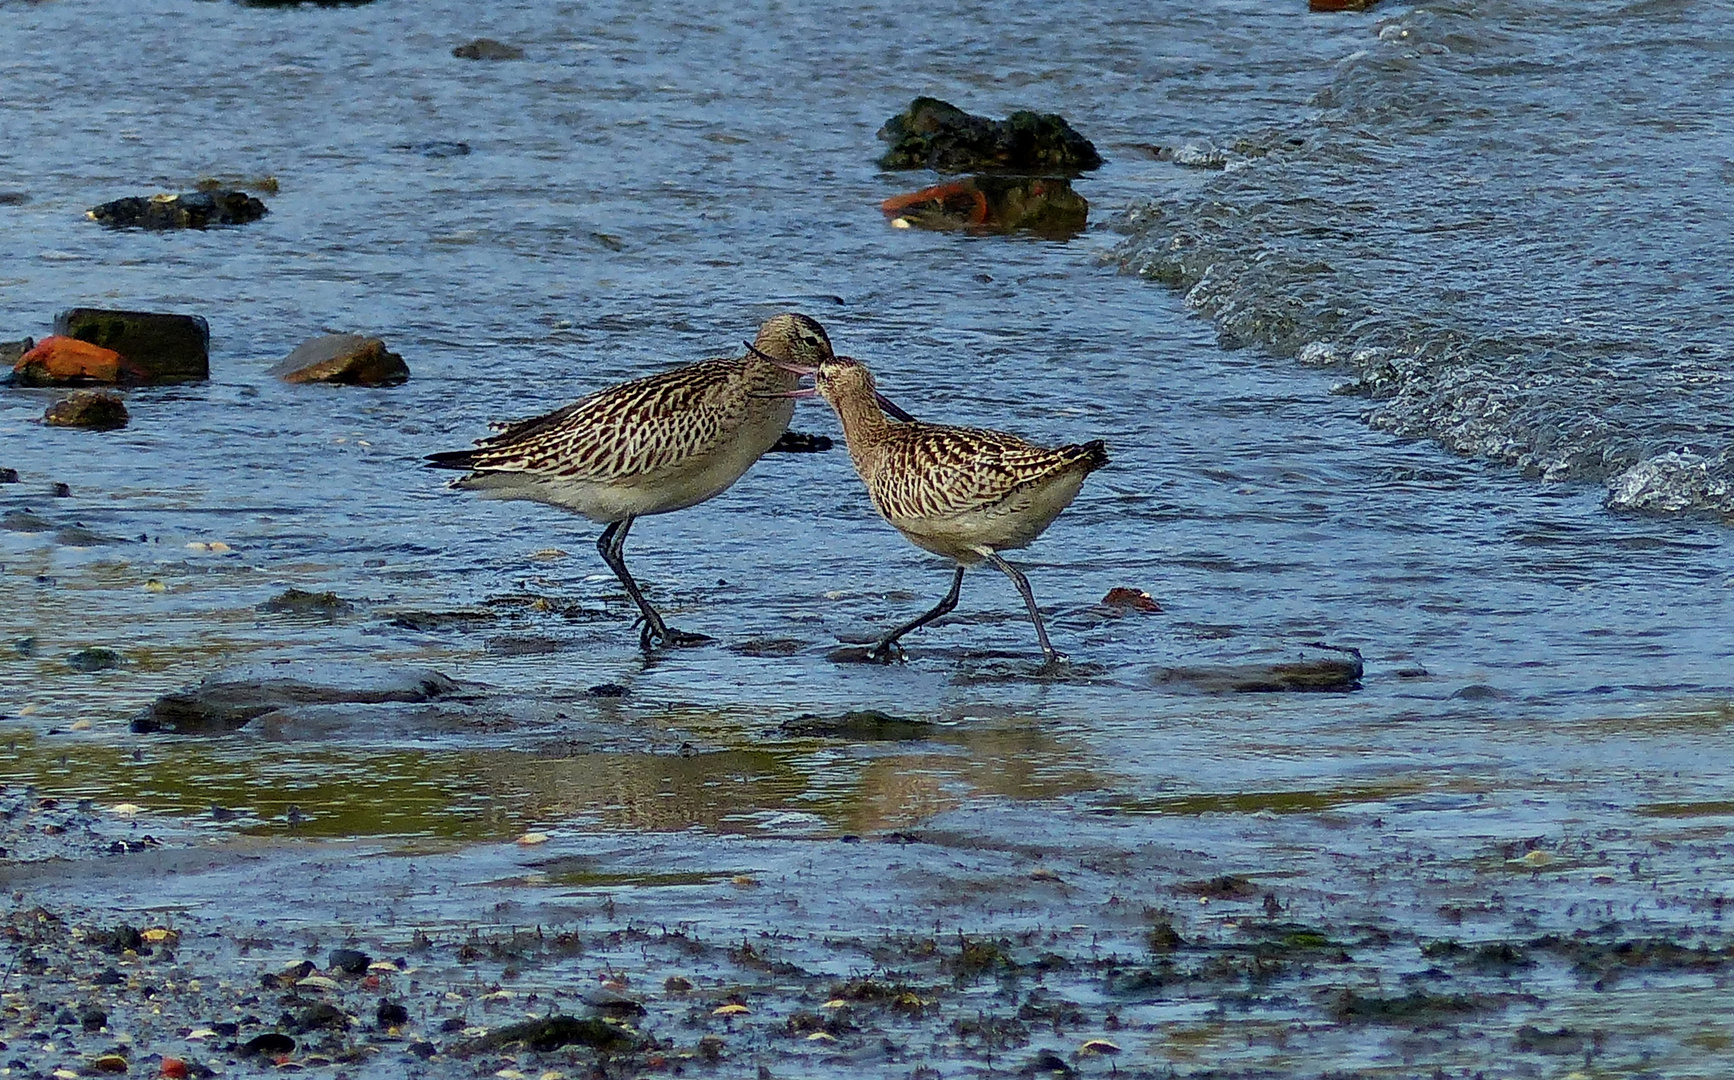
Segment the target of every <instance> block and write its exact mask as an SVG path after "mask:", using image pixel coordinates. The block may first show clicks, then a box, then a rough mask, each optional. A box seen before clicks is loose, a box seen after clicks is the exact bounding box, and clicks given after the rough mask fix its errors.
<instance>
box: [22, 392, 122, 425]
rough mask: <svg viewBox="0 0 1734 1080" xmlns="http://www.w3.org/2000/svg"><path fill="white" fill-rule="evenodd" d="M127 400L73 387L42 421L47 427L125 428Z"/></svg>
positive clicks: (106, 393)
mask: <svg viewBox="0 0 1734 1080" xmlns="http://www.w3.org/2000/svg"><path fill="white" fill-rule="evenodd" d="M128 419H130V417H129V416H128V415H127V411H126V402H124V401H122V400H121V399H120V396H119V395H118V394H110V393H108V392H107V391H104V390H74V391H73V392H72V393H71V394H68V395H67V396H66V397H63V398H61V399H60V400H59V401H56V402H55V403H54V404H52V405H50V406H49V407H48V411H47V412H45V413H43V414H42V422H43V423H45V424H47V425H48V426H50V427H80V428H90V429H91V430H93V431H113V430H115V429H116V428H123V427H126V423H127V420H128Z"/></svg>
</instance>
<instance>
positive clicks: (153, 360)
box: [54, 308, 211, 383]
mask: <svg viewBox="0 0 1734 1080" xmlns="http://www.w3.org/2000/svg"><path fill="white" fill-rule="evenodd" d="M54 332H55V333H56V334H58V335H60V336H62V337H69V338H75V339H77V340H78V341H83V342H88V343H90V344H92V345H98V346H101V347H102V348H104V349H113V350H114V351H115V352H117V353H119V354H120V355H121V361H120V366H119V373H118V374H119V379H120V380H121V381H126V382H143V383H171V382H185V381H189V380H197V379H208V378H210V377H211V327H210V324H209V323H207V322H205V320H204V319H202V318H200V317H198V316H197V315H178V314H173V313H168V312H155V311H118V310H111V309H108V308H72V309H70V310H67V311H63V312H61V313H60V315H59V316H58V317H57V318H56V319H55V320H54Z"/></svg>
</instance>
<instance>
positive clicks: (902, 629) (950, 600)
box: [867, 566, 963, 664]
mask: <svg viewBox="0 0 1734 1080" xmlns="http://www.w3.org/2000/svg"><path fill="white" fill-rule="evenodd" d="M962 587H963V567H962V566H959V567H958V568H957V573H955V574H953V575H952V577H951V591H950V592H948V593H946V594H945V599H944V600H941V601H940V602H939V603H938V605H936V606H935V607H934V609H933V610H932V611H929V612H928V613H926V614H925V615H922V616H921V617H920V618H916V619H911V620H910V621H908V622H906V623H904V624H903V625H902V626H899V627H898V628H897V629H895V630H893V631H891V632H890V633H889V634H886V635H885V636H884V637H882V638H880V639H879V640H878V642H876V643H875V644H874V646H873V647H872V648H871V649H869V650H867V658H868V659H869V660H877V661H879V662H880V663H884V664H889V663H890V662H891V659H892V657H891V650H892V649H896V650H897V654H898V655H899V656H901V655H903V646H901V645H899V644H897V639H898V638H900V637H902V636H903V635H904V634H907V633H909V631H911V630H914V629H915V628H917V627H920V626H926V625H927V624H928V623H930V622H932V621H933V620H935V619H937V618H939V617H940V616H941V615H946V614H949V613H950V612H951V609H952V608H954V607H956V606H957V591H958V589H960V588H962Z"/></svg>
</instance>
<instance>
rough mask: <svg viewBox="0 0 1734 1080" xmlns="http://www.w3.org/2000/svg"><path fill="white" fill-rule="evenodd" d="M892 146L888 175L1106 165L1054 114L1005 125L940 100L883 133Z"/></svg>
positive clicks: (915, 107) (1029, 115)
mask: <svg viewBox="0 0 1734 1080" xmlns="http://www.w3.org/2000/svg"><path fill="white" fill-rule="evenodd" d="M879 138H880V139H882V140H884V141H885V142H888V143H890V144H891V148H890V149H889V150H887V151H885V154H884V156H883V157H881V158H880V159H879V165H880V167H881V168H886V169H935V170H937V171H939V172H953V173H955V172H976V171H978V170H982V169H1000V170H1006V171H1014V172H1028V173H1075V172H1080V171H1082V170H1085V169H1094V168H1096V167H1097V166H1099V165H1101V164H1102V155H1101V154H1099V153H1097V152H1096V147H1095V146H1094V145H1093V144H1092V143H1091V142H1090V140H1088V139H1086V138H1084V137H1083V136H1082V135H1080V134H1078V132H1077V131H1076V130H1075V129H1074V128H1073V127H1072V125H1071V124H1069V123H1067V122H1066V120H1065V118H1064V117H1061V116H1058V115H1056V114H1054V113H1034V112H1028V111H1020V112H1014V113H1012V114H1011V115H1010V116H1008V117H1006V118H1005V119H1004V120H993V119H989V118H988V117H985V116H975V115H972V114H970V113H966V112H964V111H963V110H962V109H960V108H958V107H957V106H955V105H952V104H950V103H949V102H945V101H940V100H939V99H938V98H930V97H918V98H916V99H915V100H914V101H912V102H910V103H909V108H908V109H905V110H904V111H903V112H902V113H900V114H898V115H897V116H893V117H892V118H891V119H889V120H887V121H886V122H885V126H884V127H882V128H880V129H879Z"/></svg>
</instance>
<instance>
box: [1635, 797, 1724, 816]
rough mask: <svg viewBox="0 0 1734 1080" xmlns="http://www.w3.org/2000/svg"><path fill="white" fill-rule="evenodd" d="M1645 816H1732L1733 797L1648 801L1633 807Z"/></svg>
mask: <svg viewBox="0 0 1734 1080" xmlns="http://www.w3.org/2000/svg"><path fill="white" fill-rule="evenodd" d="M1635 809H1636V811H1637V813H1640V814H1643V815H1645V816H1646V817H1662V818H1690V817H1730V816H1734V799H1708V800H1705V801H1703V802H1663V803H1648V804H1646V805H1643V806H1639V807H1636V808H1635Z"/></svg>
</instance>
